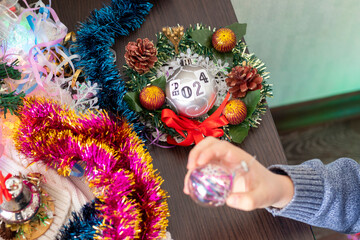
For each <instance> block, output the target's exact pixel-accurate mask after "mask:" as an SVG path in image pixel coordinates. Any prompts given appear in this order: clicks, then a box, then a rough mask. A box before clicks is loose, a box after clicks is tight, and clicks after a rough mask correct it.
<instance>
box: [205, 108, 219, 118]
mask: <svg viewBox="0 0 360 240" xmlns="http://www.w3.org/2000/svg"><path fill="white" fill-rule="evenodd" d="M216 109H218V107H217V106H213V107H212V108H211V109H210V110H209V111H208V112H207V114H208V115H209V116H210V115H211V114H213V113H214V112H215V111H216Z"/></svg>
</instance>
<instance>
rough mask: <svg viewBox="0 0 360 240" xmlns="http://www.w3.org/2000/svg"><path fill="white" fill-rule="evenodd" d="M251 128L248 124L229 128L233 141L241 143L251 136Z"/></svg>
mask: <svg viewBox="0 0 360 240" xmlns="http://www.w3.org/2000/svg"><path fill="white" fill-rule="evenodd" d="M249 130H250V126H249V125H248V124H246V123H240V124H238V125H230V126H229V134H230V137H231V140H232V141H233V142H235V143H241V142H242V141H244V139H245V138H246V137H247V135H248V134H249Z"/></svg>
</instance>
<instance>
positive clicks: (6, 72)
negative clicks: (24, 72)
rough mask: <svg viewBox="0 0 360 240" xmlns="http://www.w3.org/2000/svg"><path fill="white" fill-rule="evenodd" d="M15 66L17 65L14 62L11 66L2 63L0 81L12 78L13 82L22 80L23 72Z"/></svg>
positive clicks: (0, 63) (0, 64)
mask: <svg viewBox="0 0 360 240" xmlns="http://www.w3.org/2000/svg"><path fill="white" fill-rule="evenodd" d="M14 65H16V62H13V63H12V64H11V65H8V64H7V63H3V62H0V81H2V80H3V79H5V78H11V79H13V80H19V79H21V72H19V71H18V70H17V69H15V68H14ZM0 83H1V82H0Z"/></svg>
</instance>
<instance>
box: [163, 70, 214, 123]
mask: <svg viewBox="0 0 360 240" xmlns="http://www.w3.org/2000/svg"><path fill="white" fill-rule="evenodd" d="M165 94H166V99H167V102H168V104H169V105H170V106H171V107H172V108H173V109H174V110H175V111H176V112H177V113H178V114H179V115H182V116H185V117H188V118H196V117H200V116H202V115H204V114H206V113H207V112H208V111H209V110H210V109H211V108H212V107H213V105H214V103H215V100H216V96H217V87H216V82H215V77H214V76H212V75H211V74H210V73H209V72H208V71H206V69H205V68H203V67H200V66H194V65H188V66H182V67H180V68H178V69H176V70H175V72H174V73H173V74H172V75H171V76H169V78H168V79H167V80H166V91H165Z"/></svg>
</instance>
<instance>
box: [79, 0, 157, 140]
mask: <svg viewBox="0 0 360 240" xmlns="http://www.w3.org/2000/svg"><path fill="white" fill-rule="evenodd" d="M151 7H152V4H150V3H149V2H148V1H143V0H112V1H111V5H110V6H106V7H104V8H102V9H100V10H94V11H93V12H92V13H91V15H90V17H89V18H88V19H87V21H85V22H83V23H81V26H80V29H79V30H78V31H77V33H76V42H75V43H74V48H73V51H74V52H75V53H76V54H78V55H80V56H81V60H80V61H79V62H78V63H76V66H77V67H78V68H83V71H84V73H85V75H86V76H87V79H88V80H89V81H91V82H92V83H97V84H98V85H99V87H100V88H102V89H103V91H101V92H99V93H98V95H97V97H98V98H99V107H100V108H101V109H105V110H107V111H110V112H113V113H116V114H120V115H122V116H124V117H126V119H127V120H128V121H129V122H132V123H133V124H134V129H135V131H136V132H137V133H140V132H141V130H142V128H143V127H142V126H141V125H140V124H138V123H137V122H136V119H137V116H136V114H135V113H134V112H133V111H131V110H130V109H129V107H128V105H127V103H126V102H125V101H123V97H124V95H125V93H126V89H125V83H124V81H122V79H121V76H120V74H119V70H118V69H117V67H116V65H115V64H114V58H113V57H111V56H113V53H112V52H111V50H110V47H111V46H112V45H114V43H115V39H116V38H117V37H119V36H127V35H128V34H129V32H130V31H133V30H134V29H136V28H139V27H140V25H141V24H142V23H143V21H144V17H145V16H146V15H147V14H148V13H149V11H150V9H151Z"/></svg>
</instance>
